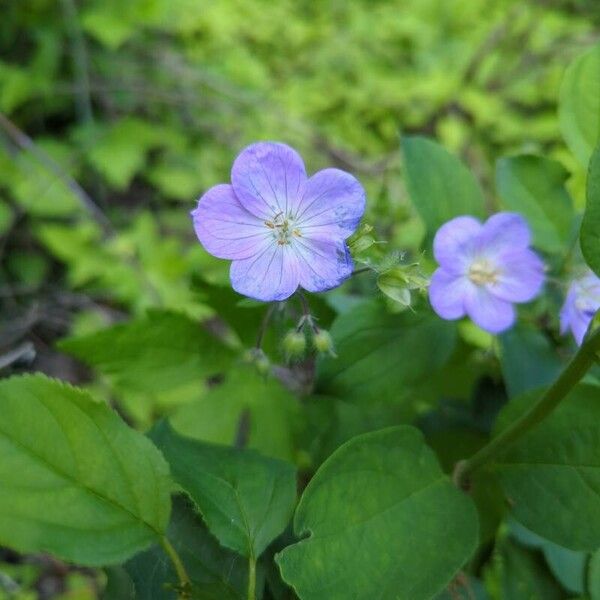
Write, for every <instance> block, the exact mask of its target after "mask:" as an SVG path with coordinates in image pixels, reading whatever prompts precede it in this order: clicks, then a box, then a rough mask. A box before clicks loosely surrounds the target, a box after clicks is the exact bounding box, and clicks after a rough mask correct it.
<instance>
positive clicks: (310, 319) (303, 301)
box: [296, 290, 319, 333]
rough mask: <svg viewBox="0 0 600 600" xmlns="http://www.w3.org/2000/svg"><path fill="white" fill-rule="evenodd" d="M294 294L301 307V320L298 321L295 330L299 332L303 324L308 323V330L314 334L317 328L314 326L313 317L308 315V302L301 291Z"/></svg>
mask: <svg viewBox="0 0 600 600" xmlns="http://www.w3.org/2000/svg"><path fill="white" fill-rule="evenodd" d="M296 293H297V295H298V298H300V304H301V305H302V319H300V323H298V327H297V328H296V330H297V331H300V330H301V329H302V327H303V326H304V324H305V323H308V325H309V326H310V328H311V329H312V330H313V331H314V332H315V333H316V332H317V331H318V330H319V328H318V327H317V326H316V325H315V322H314V320H313V316H312V315H311V314H310V305H309V304H308V300H307V298H306V296H305V295H304V293H303V292H302V291H301V290H298V291H297V292H296Z"/></svg>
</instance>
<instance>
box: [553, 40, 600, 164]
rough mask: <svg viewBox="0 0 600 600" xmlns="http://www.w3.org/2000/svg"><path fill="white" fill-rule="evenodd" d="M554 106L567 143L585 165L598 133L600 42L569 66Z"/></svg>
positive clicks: (599, 112)
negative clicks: (556, 107) (556, 108)
mask: <svg viewBox="0 0 600 600" xmlns="http://www.w3.org/2000/svg"><path fill="white" fill-rule="evenodd" d="M558 108H559V113H558V115H559V121H560V128H561V130H562V134H563V136H564V138H565V140H566V142H567V145H568V146H569V148H570V149H571V152H573V154H575V156H576V157H577V158H578V159H579V161H580V162H581V164H582V165H583V166H584V167H585V166H587V164H588V161H589V159H590V156H591V154H592V151H593V149H594V148H595V147H596V145H597V144H598V141H599V135H600V45H597V46H594V47H593V48H591V49H590V50H588V51H587V52H585V53H584V54H582V55H581V56H578V57H577V58H576V59H575V60H574V61H573V62H572V63H571V64H570V65H569V68H568V69H567V71H566V73H565V77H564V79H563V82H562V86H561V89H560V99H559V104H558Z"/></svg>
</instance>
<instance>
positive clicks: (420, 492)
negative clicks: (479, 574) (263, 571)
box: [277, 427, 477, 600]
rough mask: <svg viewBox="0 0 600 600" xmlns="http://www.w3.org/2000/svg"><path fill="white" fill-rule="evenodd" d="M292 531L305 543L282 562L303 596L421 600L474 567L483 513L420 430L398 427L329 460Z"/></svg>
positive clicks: (285, 554) (305, 497)
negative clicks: (471, 562) (467, 564)
mask: <svg viewBox="0 0 600 600" xmlns="http://www.w3.org/2000/svg"><path fill="white" fill-rule="evenodd" d="M294 530H295V532H296V534H297V535H298V536H306V535H307V534H308V537H307V538H306V539H302V540H301V541H299V542H298V543H296V544H294V545H292V546H288V547H287V548H285V549H284V550H283V551H282V552H281V553H279V554H278V555H277V562H278V564H279V567H280V569H281V573H282V576H283V578H284V580H285V581H287V582H288V583H289V584H290V585H292V586H293V587H294V589H295V591H296V593H297V594H298V595H299V596H300V598H310V600H320V599H323V600H338V599H340V600H341V599H346V598H354V599H355V600H360V599H363V598H364V599H365V600H367V599H369V600H370V599H371V598H375V597H376V598H380V599H381V600H386V599H389V600H392V599H394V600H395V599H397V598H410V599H411V600H420V599H421V598H422V599H428V598H431V597H432V596H434V595H435V594H436V593H438V592H441V591H442V590H443V588H444V587H445V586H446V585H447V584H448V583H449V581H450V580H451V579H452V577H453V576H454V574H455V573H456V572H457V571H458V569H459V568H460V567H461V566H462V565H463V563H464V562H465V561H467V560H468V559H469V557H470V556H471V554H472V552H473V551H474V549H475V546H476V543H477V515H476V512H475V507H474V505H473V503H472V501H471V499H470V498H469V497H468V496H467V495H465V494H463V493H462V492H460V491H459V490H457V489H456V487H454V485H452V483H451V482H450V480H449V478H448V477H447V476H446V475H444V474H443V473H442V470H441V469H440V467H439V465H438V463H437V460H436V458H435V455H434V454H433V452H432V451H431V450H430V449H429V448H428V447H427V446H426V445H425V443H424V442H423V437H422V435H421V434H420V433H419V431H418V430H416V429H414V428H412V427H394V428H390V429H384V430H382V431H377V432H373V433H367V434H365V435H361V436H358V437H356V438H353V439H352V440H350V441H349V442H347V443H346V444H344V445H343V446H341V447H340V448H339V449H338V450H336V451H335V452H334V453H333V454H332V456H331V457H330V458H329V459H328V460H327V461H326V462H325V463H324V464H323V465H322V466H321V468H320V469H319V470H318V471H317V474H316V475H315V476H314V477H313V479H312V480H311V482H310V483H309V484H308V487H307V488H306V490H305V491H304V494H303V496H302V499H301V500H300V504H299V505H298V509H297V511H296V515H295V518H294ZM440 548H443V551H440Z"/></svg>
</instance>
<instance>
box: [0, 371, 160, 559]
mask: <svg viewBox="0 0 600 600" xmlns="http://www.w3.org/2000/svg"><path fill="white" fill-rule="evenodd" d="M0 414H1V415H2V417H1V419H0V455H1V456H2V460H0V481H2V485H1V486H0V544H2V545H7V546H10V547H12V548H15V549H17V550H19V551H21V552H50V553H52V554H55V555H57V556H60V557H61V558H64V559H66V560H69V561H73V562H76V563H78V564H82V565H105V564H114V563H118V562H120V561H122V560H125V559H127V558H129V557H130V556H132V555H133V554H135V553H136V552H139V551H140V550H142V549H143V548H145V547H146V546H148V545H149V544H151V543H152V542H153V541H157V539H158V538H159V537H160V536H162V535H163V534H164V532H165V529H166V527H167V523H168V520H169V512H170V499H169V489H170V482H169V477H168V468H167V464H166V463H165V461H164V460H163V458H162V457H161V455H160V453H159V452H158V450H156V448H155V447H154V446H153V445H152V444H151V443H150V441H149V440H148V439H146V438H145V437H144V436H142V435H141V434H139V433H137V432H135V431H133V430H132V429H130V428H129V427H127V425H125V423H124V422H123V421H122V420H121V419H120V418H119V417H118V416H117V415H116V414H115V413H114V412H113V411H112V410H111V409H110V408H109V407H108V406H106V405H105V404H103V403H100V402H96V401H94V400H93V399H92V398H91V397H90V396H89V395H88V394H86V393H84V392H82V391H80V390H77V389H75V388H72V387H70V386H68V385H65V384H63V383H60V382H58V381H55V380H51V379H47V378H46V377H43V376H25V377H14V378H11V379H7V380H5V381H3V382H1V383H0Z"/></svg>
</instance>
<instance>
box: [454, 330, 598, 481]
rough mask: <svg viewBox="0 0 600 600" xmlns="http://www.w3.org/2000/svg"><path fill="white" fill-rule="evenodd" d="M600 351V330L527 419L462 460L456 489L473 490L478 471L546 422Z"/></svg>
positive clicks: (586, 341) (531, 409) (583, 345)
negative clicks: (472, 477)
mask: <svg viewBox="0 0 600 600" xmlns="http://www.w3.org/2000/svg"><path fill="white" fill-rule="evenodd" d="M599 351H600V328H599V329H596V330H595V331H593V332H591V333H589V334H588V336H587V338H586V339H585V341H584V342H583V344H582V345H581V347H580V348H579V350H578V351H577V353H576V354H575V356H574V357H573V358H572V359H571V362H569V364H568V365H567V366H566V367H565V370H564V371H563V372H562V373H561V374H560V375H559V377H558V379H557V380H556V381H555V382H554V383H553V384H552V386H551V387H550V388H548V390H547V391H546V392H545V393H544V394H543V395H542V397H541V398H540V399H539V400H538V401H537V402H536V403H535V404H534V405H533V406H532V407H531V408H530V409H529V410H528V411H527V412H526V413H525V414H524V415H522V416H521V417H520V418H519V419H517V420H516V421H515V422H514V423H512V425H510V426H509V427H507V428H506V429H505V430H504V431H503V432H502V433H500V434H499V435H497V436H496V437H495V438H494V439H493V440H491V441H490V443H489V444H487V445H485V446H484V447H483V448H481V450H479V451H478V452H476V453H475V454H474V455H473V456H472V457H471V458H468V459H467V460H462V461H460V462H459V463H457V464H456V467H455V469H454V482H455V483H456V485H457V486H458V487H460V488H462V489H464V490H468V489H469V487H470V478H471V475H472V474H473V472H474V471H476V470H477V469H479V468H480V467H482V466H483V465H485V464H486V463H488V462H490V461H491V460H493V459H495V458H496V457H497V456H498V455H500V454H502V453H503V452H505V451H506V449H507V448H508V447H509V446H510V445H511V444H512V443H513V442H515V440H517V439H519V438H520V437H521V436H522V435H524V434H525V433H527V432H528V431H529V430H530V429H531V428H532V427H535V426H536V425H537V424H538V423H540V422H541V421H543V420H544V419H545V418H546V417H547V416H548V415H549V414H550V413H551V412H552V411H553V410H554V409H555V408H556V407H557V406H558V405H559V404H560V402H561V401H562V400H563V399H564V397H565V396H566V395H567V394H568V393H569V392H570V391H571V389H572V388H573V387H574V386H575V385H577V383H578V382H579V381H580V380H581V378H582V377H583V376H584V375H585V374H586V373H587V371H588V369H589V368H590V367H591V366H592V365H593V363H594V361H595V360H596V359H597V352H599Z"/></svg>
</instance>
